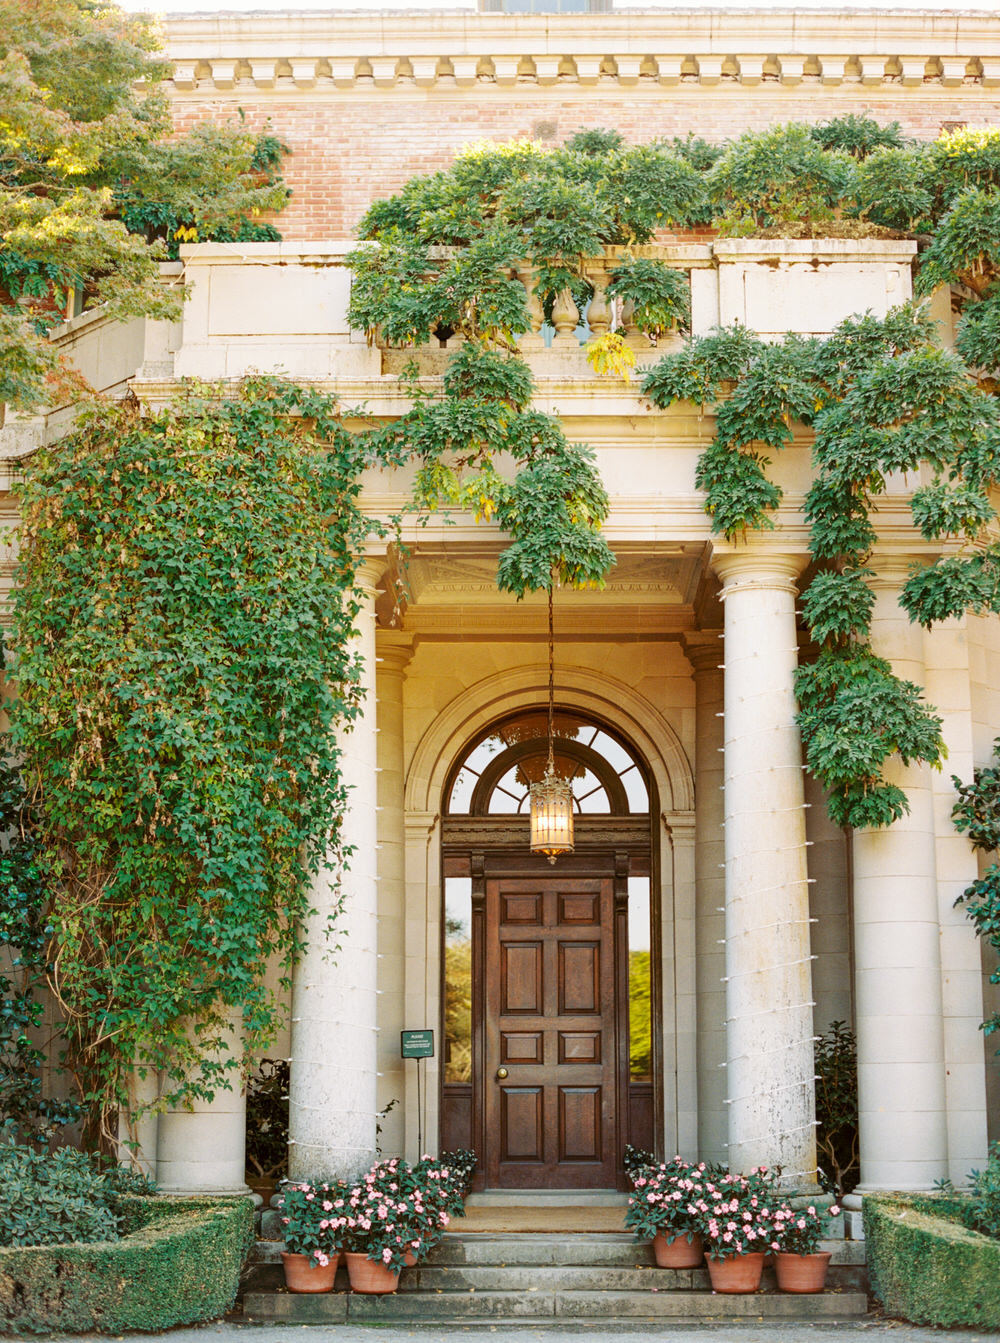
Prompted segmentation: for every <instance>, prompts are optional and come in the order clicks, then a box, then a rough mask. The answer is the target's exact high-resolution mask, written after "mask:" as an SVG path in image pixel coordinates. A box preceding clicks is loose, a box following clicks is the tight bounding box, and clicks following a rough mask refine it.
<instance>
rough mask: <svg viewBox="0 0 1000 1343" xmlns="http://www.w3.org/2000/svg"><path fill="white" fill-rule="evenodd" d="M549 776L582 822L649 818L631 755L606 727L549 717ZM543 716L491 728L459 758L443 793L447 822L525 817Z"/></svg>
mask: <svg viewBox="0 0 1000 1343" xmlns="http://www.w3.org/2000/svg"><path fill="white" fill-rule="evenodd" d="M554 755H555V771H556V774H558V775H559V776H560V778H563V779H569V781H570V783H571V785H572V789H573V806H574V810H575V811H576V812H577V813H578V814H580V815H584V816H600V815H605V816H607V815H609V814H612V813H613V814H615V815H620V814H621V813H623V812H633V813H634V812H638V813H643V812H647V811H649V791H648V789H647V787H646V780H645V777H644V775H643V772H642V767H641V766H640V764H639V762H638V761H637V760H636V758H635V756H634V755H633V754H632V752H631V751H630V750H629V748H628V747H627V746H625V745H624V743H623V742H622V741H620V740H619V739H618V738H617V737H616V736H614V735H613V734H612V733H611V732H610V731H608V729H607V728H605V727H603V726H601V725H600V724H598V723H594V722H592V721H590V720H588V719H585V718H581V717H580V716H579V715H577V714H571V713H569V712H567V711H565V710H557V712H556V715H555V752H554ZM547 759H548V716H547V714H546V713H545V712H544V711H543V710H538V711H533V712H529V713H524V714H520V715H518V716H517V717H516V718H512V719H508V720H507V722H505V723H502V724H500V725H499V726H494V727H492V728H490V729H489V731H488V732H487V733H486V734H485V735H484V736H482V737H480V739H479V740H478V741H476V742H474V743H473V745H472V747H471V749H470V750H469V751H468V752H467V754H466V756H465V759H464V760H463V761H462V763H461V765H460V767H459V769H458V771H457V773H456V774H455V777H454V780H453V782H452V785H451V788H450V790H449V794H448V811H449V813H450V814H451V815H453V816H455V815H463V814H465V815H468V814H470V813H473V814H475V815H479V816H484V815H485V816H526V815H527V814H528V811H529V790H530V786H531V784H533V783H536V782H537V781H538V780H539V779H540V778H541V777H542V775H543V774H544V773H545V765H546V761H547Z"/></svg>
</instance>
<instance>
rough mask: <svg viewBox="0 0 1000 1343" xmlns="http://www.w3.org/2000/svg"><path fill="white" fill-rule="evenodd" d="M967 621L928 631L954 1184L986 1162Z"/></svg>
mask: <svg viewBox="0 0 1000 1343" xmlns="http://www.w3.org/2000/svg"><path fill="white" fill-rule="evenodd" d="M968 633H969V631H968V620H967V618H966V617H965V616H963V617H962V618H961V619H960V620H942V621H941V622H940V623H939V624H937V625H935V626H934V628H933V629H931V630H925V631H924V635H923V640H924V660H925V664H926V677H925V680H924V685H925V686H926V689H927V698H928V699H929V700H930V702H931V703H932V704H933V705H934V708H935V709H936V710H937V712H938V713H939V714H940V715H941V719H942V724H943V726H942V732H943V735H944V739H945V742H946V743H947V746H948V764H947V768H946V769H943V770H932V771H931V797H932V801H933V806H934V831H935V837H934V846H935V850H936V852H937V891H938V922H939V924H940V927H941V1008H942V1036H943V1044H944V1088H945V1103H946V1106H947V1114H948V1178H949V1179H950V1180H952V1181H953V1183H954V1184H956V1185H959V1186H961V1185H964V1184H965V1182H966V1179H967V1177H968V1174H969V1171H970V1170H973V1169H980V1168H981V1167H982V1166H984V1165H985V1163H986V1149H987V1146H988V1138H987V1123H986V1117H987V1103H986V1049H985V1048H984V1045H985V1041H984V1038H983V1032H982V1030H981V1029H980V1024H981V1022H982V1020H983V1018H984V1016H985V1015H986V1006H985V1003H984V1001H983V975H982V948H981V946H980V941H979V938H978V937H977V936H976V930H975V928H974V927H973V926H972V923H971V921H970V920H969V918H968V916H967V915H966V913H965V909H964V907H963V906H961V905H959V906H958V907H957V908H956V905H955V901H956V900H957V899H958V897H959V896H960V895H962V894H963V893H964V892H965V891H966V890H967V889H968V888H969V887H970V886H971V885H972V883H973V882H974V881H976V880H977V879H978V877H979V860H978V857H977V854H976V852H975V850H974V849H973V847H972V845H971V844H970V843H969V840H968V837H967V836H965V835H962V834H959V832H958V831H957V830H956V829H955V826H954V823H953V822H952V819H951V812H952V808H953V807H954V805H955V803H956V801H957V800H958V794H957V793H956V792H955V785H954V784H953V783H952V781H951V776H952V775H953V774H954V775H956V776H957V777H958V778H960V779H967V780H971V779H972V774H973V770H974V768H975V744H974V739H973V726H972V685H971V683H970V676H969V638H968Z"/></svg>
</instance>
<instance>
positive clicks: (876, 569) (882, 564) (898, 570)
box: [865, 551, 929, 592]
mask: <svg viewBox="0 0 1000 1343" xmlns="http://www.w3.org/2000/svg"><path fill="white" fill-rule="evenodd" d="M928 558H929V557H928V556H927V555H917V554H915V553H914V552H912V551H898V552H890V553H885V552H882V553H878V552H876V553H875V554H874V555H870V556H869V557H868V559H867V560H866V562H865V568H866V569H869V570H871V577H869V578H868V579H867V580H866V581H867V583H868V586H869V587H870V588H871V589H872V591H873V592H898V591H899V589H900V588H901V587H902V586H903V584H904V583H905V582H906V580H907V579H908V578H909V576H910V571H911V570H912V568H913V566H914V565H915V564H919V563H920V561H921V560H924V561H926V560H927V559H928Z"/></svg>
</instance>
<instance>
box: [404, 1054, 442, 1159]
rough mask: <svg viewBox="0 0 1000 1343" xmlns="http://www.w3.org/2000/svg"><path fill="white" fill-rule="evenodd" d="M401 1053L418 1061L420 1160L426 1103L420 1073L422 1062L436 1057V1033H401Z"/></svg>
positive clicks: (422, 1150)
mask: <svg viewBox="0 0 1000 1343" xmlns="http://www.w3.org/2000/svg"><path fill="white" fill-rule="evenodd" d="M399 1052H400V1055H401V1056H402V1057H403V1058H404V1059H416V1061H417V1146H418V1147H419V1149H420V1151H419V1152H418V1153H417V1156H418V1159H419V1158H420V1157H422V1156H423V1154H424V1103H423V1098H422V1096H421V1087H420V1073H421V1071H422V1070H421V1067H420V1060H421V1059H432V1058H433V1057H434V1032H433V1031H429V1030H422V1031H400V1033H399Z"/></svg>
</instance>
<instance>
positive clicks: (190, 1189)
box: [156, 1011, 247, 1194]
mask: <svg viewBox="0 0 1000 1343" xmlns="http://www.w3.org/2000/svg"><path fill="white" fill-rule="evenodd" d="M218 1058H219V1059H220V1060H221V1059H227V1058H235V1059H236V1062H237V1064H241V1063H242V1059H243V1020H242V1015H241V1013H239V1012H238V1011H234V1012H231V1013H230V1014H229V1041H228V1047H227V1048H226V1049H224V1050H220V1051H219V1055H218ZM228 1078H229V1083H230V1087H231V1090H229V1091H225V1090H223V1089H222V1088H221V1087H220V1088H219V1089H218V1090H216V1092H215V1094H214V1096H213V1098H212V1100H210V1101H192V1103H191V1105H190V1107H187V1106H181V1105H178V1106H174V1107H172V1108H170V1109H169V1110H165V1111H164V1112H163V1114H161V1115H160V1117H159V1123H158V1124H157V1134H156V1178H157V1182H158V1183H159V1186H160V1188H161V1189H162V1190H163V1192H164V1193H165V1194H245V1193H246V1192H247V1186H246V1182H245V1179H244V1175H245V1170H246V1134H247V1097H246V1091H245V1089H244V1087H243V1077H242V1074H241V1072H240V1071H239V1069H238V1068H234V1069H231V1070H230V1071H229V1073H228ZM164 1085H167V1084H166V1083H164Z"/></svg>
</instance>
